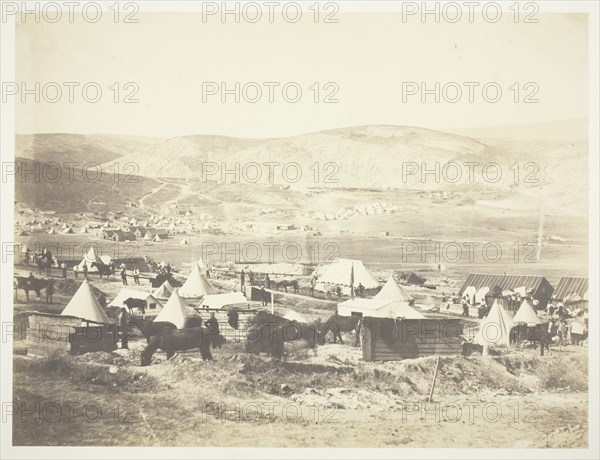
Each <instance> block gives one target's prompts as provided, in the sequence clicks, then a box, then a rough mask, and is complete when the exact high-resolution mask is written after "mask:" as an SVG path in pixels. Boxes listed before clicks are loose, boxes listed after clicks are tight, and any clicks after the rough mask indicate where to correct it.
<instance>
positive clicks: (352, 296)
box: [350, 262, 354, 299]
mask: <svg viewBox="0 0 600 460" xmlns="http://www.w3.org/2000/svg"><path fill="white" fill-rule="evenodd" d="M350 298H352V299H354V262H352V268H351V269H350Z"/></svg>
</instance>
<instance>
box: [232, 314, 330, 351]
mask: <svg viewBox="0 0 600 460" xmlns="http://www.w3.org/2000/svg"><path fill="white" fill-rule="evenodd" d="M227 319H228V322H229V325H230V326H231V327H233V328H234V329H237V326H238V325H237V324H235V323H234V318H233V317H232V315H231V314H230V313H228V315H227ZM234 324H235V325H234ZM264 325H268V326H277V327H278V328H280V329H281V335H282V338H283V341H284V342H292V341H295V340H301V339H302V340H304V341H305V342H306V344H307V345H308V346H309V347H310V348H314V347H315V346H316V345H317V338H318V335H319V330H318V327H317V325H316V324H308V323H300V322H298V321H291V320H289V319H286V318H282V317H281V316H277V315H272V314H271V313H268V312H266V311H259V312H258V313H257V314H256V315H255V316H254V318H252V319H251V320H250V321H249V324H248V326H249V328H251V327H253V326H254V327H258V328H260V327H261V326H264Z"/></svg>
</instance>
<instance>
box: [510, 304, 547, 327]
mask: <svg viewBox="0 0 600 460" xmlns="http://www.w3.org/2000/svg"><path fill="white" fill-rule="evenodd" d="M513 322H514V323H527V324H542V322H543V321H542V319H541V318H540V317H539V316H538V314H537V313H536V312H535V309H534V308H533V305H531V303H529V300H527V299H524V300H523V302H522V303H521V306H520V307H519V309H518V310H517V313H516V315H515V317H514V318H513Z"/></svg>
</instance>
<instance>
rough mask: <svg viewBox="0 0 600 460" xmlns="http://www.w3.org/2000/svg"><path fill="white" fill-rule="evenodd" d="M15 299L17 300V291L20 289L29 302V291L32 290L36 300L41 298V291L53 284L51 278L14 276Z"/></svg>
mask: <svg viewBox="0 0 600 460" xmlns="http://www.w3.org/2000/svg"><path fill="white" fill-rule="evenodd" d="M15 281H16V283H15V300H17V291H18V290H19V289H22V290H23V291H24V292H25V298H26V299H27V302H29V292H31V291H34V292H35V293H36V294H37V296H38V300H41V299H42V291H43V290H44V289H46V288H47V287H49V286H52V285H53V284H54V280H52V279H43V278H28V277H25V276H15Z"/></svg>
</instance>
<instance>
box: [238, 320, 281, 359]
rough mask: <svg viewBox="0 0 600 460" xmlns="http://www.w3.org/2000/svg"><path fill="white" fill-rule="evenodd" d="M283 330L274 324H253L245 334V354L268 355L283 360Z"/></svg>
mask: <svg viewBox="0 0 600 460" xmlns="http://www.w3.org/2000/svg"><path fill="white" fill-rule="evenodd" d="M284 335H285V333H284V330H283V328H282V327H279V326H277V325H276V324H254V325H252V326H251V327H250V328H249V329H248V331H247V333H246V353H253V354H255V355H258V354H260V353H269V354H270V355H271V356H272V357H273V358H277V359H281V358H283V348H284V342H285V339H284Z"/></svg>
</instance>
